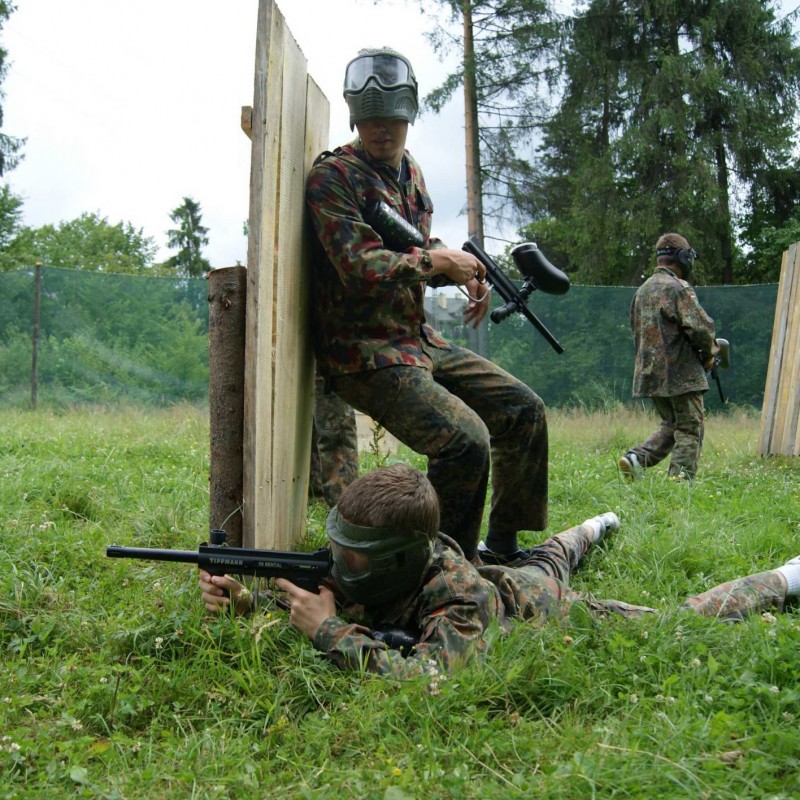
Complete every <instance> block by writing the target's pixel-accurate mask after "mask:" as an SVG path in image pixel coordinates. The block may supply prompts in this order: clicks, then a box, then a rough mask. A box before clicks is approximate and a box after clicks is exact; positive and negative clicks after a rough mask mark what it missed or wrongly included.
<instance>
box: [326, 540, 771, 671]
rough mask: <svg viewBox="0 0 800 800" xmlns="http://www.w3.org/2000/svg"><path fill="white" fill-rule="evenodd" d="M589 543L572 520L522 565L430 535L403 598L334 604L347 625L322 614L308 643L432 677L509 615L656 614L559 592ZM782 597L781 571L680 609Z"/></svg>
mask: <svg viewBox="0 0 800 800" xmlns="http://www.w3.org/2000/svg"><path fill="white" fill-rule="evenodd" d="M591 542H592V530H591V528H589V527H588V526H587V527H584V526H577V527H574V528H570V529H569V530H567V531H564V532H563V533H560V534H557V535H556V536H553V537H551V538H550V539H548V540H547V541H546V542H544V543H543V544H541V545H539V546H538V547H536V548H534V551H533V554H532V556H531V558H530V560H529V561H528V563H526V564H525V565H524V566H522V567H519V568H516V569H515V568H511V567H495V566H482V567H475V566H473V565H472V564H471V563H470V562H469V561H468V560H467V559H466V558H465V557H464V555H463V553H462V552H461V550H460V548H459V547H458V545H457V543H456V542H455V541H453V540H452V539H450V538H449V537H447V536H444V535H442V534H440V535H439V538H438V540H437V542H436V546H435V552H434V558H433V562H432V564H431V566H430V567H429V569H428V571H427V572H426V574H425V576H424V577H423V579H422V582H421V585H420V587H419V589H418V590H417V591H416V592H415V593H414V594H413V595H412V596H411V598H410V599H408V600H406V601H403V602H398V603H396V604H394V605H393V606H390V607H387V608H384V609H379V610H371V611H369V610H367V609H365V608H364V607H363V606H349V607H344V608H343V609H342V615H343V617H345V616H346V617H347V618H348V619H351V620H353V621H352V622H347V621H345V619H343V618H342V617H339V616H335V617H330V618H328V619H327V620H325V622H324V623H323V624H322V625H321V626H320V628H319V630H318V631H317V635H316V637H315V639H314V646H315V648H317V649H318V650H320V651H321V652H323V653H325V654H326V656H327V657H328V658H330V659H331V661H332V662H333V663H334V664H336V665H337V666H338V667H340V668H342V669H354V670H359V669H364V670H366V671H368V672H374V673H378V674H381V675H387V676H392V677H395V678H408V677H413V676H417V675H423V674H427V675H431V676H434V675H436V674H438V673H439V672H440V671H442V670H443V671H445V672H450V671H453V670H455V669H457V668H458V667H459V666H462V665H463V664H465V663H466V662H468V661H469V660H470V659H471V658H474V657H475V656H477V655H479V654H481V653H483V652H484V651H485V650H486V646H487V645H486V641H485V639H484V634H485V632H486V630H487V628H489V626H490V625H492V624H493V623H499V624H500V626H501V627H502V628H504V629H508V627H509V625H510V624H511V620H512V619H514V618H519V619H525V620H530V621H531V622H532V623H534V624H536V625H541V624H543V623H544V622H545V621H547V620H564V619H565V618H566V617H568V615H569V610H570V608H571V607H572V606H573V605H574V604H575V603H582V604H584V605H585V606H587V607H588V608H589V609H590V610H591V611H592V612H593V613H595V614H597V615H600V616H602V615H606V614H608V613H616V614H621V615H622V616H625V617H628V618H634V619H635V618H641V617H644V616H647V615H650V614H654V613H657V612H656V610H655V609H652V608H648V607H646V606H634V605H630V604H628V603H623V602H620V601H615V600H598V599H596V598H594V597H592V596H591V595H587V594H582V593H579V592H574V591H573V590H571V589H570V588H569V586H568V585H567V582H568V580H569V577H570V575H571V573H572V570H574V569H575V567H576V566H577V565H578V564H579V562H580V560H581V558H582V556H583V555H584V554H585V553H586V552H587V550H588V549H589V548H590V547H591ZM334 588H335V587H334ZM785 594H786V585H785V583H784V581H783V579H782V577H781V576H780V575H779V574H778V573H776V572H765V573H759V574H757V575H751V576H748V577H746V578H739V579H738V580H736V581H732V582H730V583H724V584H722V585H720V586H718V587H715V588H714V589H712V590H710V591H708V592H705V593H704V594H701V595H698V596H697V597H694V598H691V599H689V600H687V601H686V602H685V603H684V606H683V607H684V608H686V609H691V610H692V611H694V612H695V613H698V614H701V615H704V616H713V617H718V618H721V619H738V618H741V617H743V616H744V615H745V614H747V613H752V612H757V611H763V610H766V609H768V608H777V609H781V608H782V607H783V599H784V597H785ZM385 626H393V627H397V628H401V629H404V630H407V631H416V632H418V634H419V643H418V644H417V645H416V647H415V648H414V650H413V651H412V653H411V654H410V655H409V656H408V657H404V656H403V654H401V653H400V652H399V651H397V650H391V649H390V648H389V647H388V646H387V645H386V644H385V643H383V642H381V641H379V640H378V639H376V638H375V636H374V635H373V633H372V630H373V629H375V628H378V627H385Z"/></svg>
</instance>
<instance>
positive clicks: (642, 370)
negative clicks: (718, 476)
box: [619, 233, 719, 480]
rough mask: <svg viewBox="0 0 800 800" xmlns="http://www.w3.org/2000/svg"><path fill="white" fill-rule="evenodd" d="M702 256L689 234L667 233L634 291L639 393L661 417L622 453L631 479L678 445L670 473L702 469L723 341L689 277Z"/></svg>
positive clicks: (681, 476) (680, 476)
mask: <svg viewBox="0 0 800 800" xmlns="http://www.w3.org/2000/svg"><path fill="white" fill-rule="evenodd" d="M695 258H697V253H696V252H695V251H694V250H693V249H692V247H691V246H690V244H689V242H688V241H687V240H686V239H685V238H684V237H683V236H681V235H680V234H677V233H665V234H663V235H662V236H661V237H660V238H659V240H658V242H656V268H655V271H654V272H653V274H652V275H651V276H650V277H649V278H648V279H647V280H646V281H645V282H644V283H643V284H642V285H641V286H640V287H639V289H638V290H637V292H636V295H635V296H634V298H633V304H632V305H631V328H632V329H633V336H634V342H635V348H636V356H635V362H634V372H633V396H634V397H650V398H651V399H652V401H653V405H654V406H655V408H656V411H657V412H658V415H659V417H660V418H661V424H660V426H659V427H658V430H656V431H655V432H654V433H653V434H652V435H651V436H650V437H649V438H648V439H647V440H646V441H644V442H643V443H642V444H640V445H638V446H636V447H633V448H631V449H630V450H629V451H628V452H627V453H626V454H625V455H624V456H623V457H622V458H621V459H620V460H619V468H620V470H621V472H622V474H623V475H624V476H625V477H626V478H628V479H630V480H633V479H634V478H636V477H637V476H638V475H639V474H641V472H642V470H643V469H645V468H647V467H652V466H655V465H656V464H658V463H659V462H660V461H662V460H663V459H665V458H666V457H667V456H668V455H670V453H671V454H672V457H671V459H670V465H669V477H670V478H672V479H674V480H692V479H693V478H694V477H695V475H696V474H697V464H698V461H699V460H700V451H701V449H702V447H703V427H704V421H703V418H704V413H705V412H704V409H703V393H704V392H706V391H708V379H707V378H706V371H707V370H708V369H710V368H711V366H712V365H713V362H714V356H715V355H716V354H717V353H718V352H719V347H718V346H717V342H716V339H715V338H714V320H713V319H711V317H709V316H708V314H706V312H705V311H704V310H703V308H702V307H701V305H700V303H699V301H698V300H697V295H696V294H695V293H694V290H693V289H692V287H691V286H690V285H689V283H688V280H689V277H690V275H691V269H692V264H693V263H694V260H695Z"/></svg>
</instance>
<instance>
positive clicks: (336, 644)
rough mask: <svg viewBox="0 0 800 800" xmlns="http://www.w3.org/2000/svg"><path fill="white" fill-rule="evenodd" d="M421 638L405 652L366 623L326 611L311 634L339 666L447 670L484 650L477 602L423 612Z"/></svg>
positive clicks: (408, 673)
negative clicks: (376, 634)
mask: <svg viewBox="0 0 800 800" xmlns="http://www.w3.org/2000/svg"><path fill="white" fill-rule="evenodd" d="M421 630H422V634H421V636H420V641H419V642H418V644H417V645H416V647H415V648H414V650H413V651H412V652H411V654H410V655H408V656H407V657H404V656H403V654H402V653H400V652H399V651H398V650H390V649H389V648H388V647H387V646H386V645H385V644H384V643H383V642H379V641H378V640H377V639H375V638H374V637H373V635H372V631H370V630H369V628H365V627H363V626H361V625H355V624H351V623H348V622H344V621H343V620H341V619H339V618H338V617H329V618H328V619H327V620H325V622H324V623H323V624H322V625H321V626H320V629H319V630H318V631H317V635H316V637H315V638H314V647H315V648H316V649H317V650H320V651H322V652H323V653H325V655H326V656H327V657H328V658H329V659H330V660H331V661H333V663H334V664H336V665H337V666H338V667H339V668H340V669H345V670H361V669H364V670H365V671H367V672H373V673H376V674H378V675H385V676H387V677H392V678H413V677H417V676H419V675H425V674H428V675H430V674H432V673H433V671H439V670H441V671H444V672H452V671H453V670H455V669H456V668H457V667H458V666H459V665H461V664H463V663H464V662H466V661H467V660H469V658H470V657H472V656H474V655H476V654H477V653H480V652H483V650H484V649H485V648H486V644H485V642H484V639H483V632H484V624H483V622H482V619H481V615H480V613H479V610H478V607H477V606H475V605H472V604H468V603H467V604H464V603H453V604H450V605H448V606H445V607H443V608H439V609H437V611H436V612H435V613H433V614H431V615H429V616H427V617H425V618H424V620H423V624H422V627H421Z"/></svg>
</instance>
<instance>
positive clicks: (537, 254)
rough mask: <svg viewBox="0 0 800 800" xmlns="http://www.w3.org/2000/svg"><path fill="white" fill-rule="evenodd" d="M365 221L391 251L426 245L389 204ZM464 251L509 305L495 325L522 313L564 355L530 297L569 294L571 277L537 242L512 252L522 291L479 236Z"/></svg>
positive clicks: (372, 210)
mask: <svg viewBox="0 0 800 800" xmlns="http://www.w3.org/2000/svg"><path fill="white" fill-rule="evenodd" d="M364 219H365V220H366V221H367V222H368V223H369V224H370V225H371V226H372V228H373V229H374V230H375V231H376V232H377V233H378V234H379V235H380V237H381V238H382V239H383V241H384V244H385V245H386V246H387V247H388V248H389V249H392V250H396V251H398V252H402V251H404V250H407V249H408V248H409V247H424V246H425V238H424V237H423V235H422V234H421V233H420V232H419V231H418V230H417V229H416V228H415V227H414V226H413V225H410V224H409V223H408V222H407V221H406V220H405V219H403V217H401V216H400V214H398V213H397V212H396V211H395V210H394V209H393V208H391V207H390V206H389V205H387V204H386V203H383V202H380V203H379V202H375V203H371V204H370V205H369V206H367V208H366V210H365V212H364ZM462 249H463V250H465V251H466V252H467V253H470V254H471V255H473V256H475V258H477V259H478V260H479V261H480V262H481V263H482V264H483V266H484V267H485V268H486V280H487V281H488V283H489V284H490V285H491V287H492V288H493V289H494V290H495V291H496V292H497V294H499V295H500V297H501V298H502V299H503V300H505V305H502V306H500V307H499V308H496V309H494V310H493V311H492V313H491V320H492V322H494V323H495V324H499V323H500V322H502V321H503V320H504V319H506V318H507V317H509V316H510V315H511V314H513V313H515V312H518V313H520V314H522V315H523V316H524V317H525V319H527V320H528V322H530V323H531V324H532V325H533V326H534V327H535V328H536V330H538V331H539V333H541V334H542V336H544V338H545V339H547V341H548V342H549V344H550V346H551V347H552V348H553V350H555V351H556V352H557V353H563V352H564V348H563V347H562V346H561V344H560V343H559V342H558V341H557V340H556V338H555V337H554V336H553V334H552V333H550V331H549V330H547V328H546V327H545V326H544V324H543V323H542V322H541V320H540V319H539V318H538V317H537V316H536V315H535V314H534V313H533V311H531V310H530V308H529V307H528V298H529V297H530V295H531V294H532V293H533V292H534V291H536V290H537V289H538V290H539V291H541V292H544V293H545V294H565V293H566V292H567V291H568V290H569V278H568V277H567V276H566V275H565V274H564V273H563V272H562V271H561V270H560V269H558V267H555V266H553V264H551V263H550V262H549V261H548V260H547V258H545V256H544V254H543V253H542V251H541V250H539V248H538V247H537V246H536V245H535V244H534V243H533V242H525V243H524V244H519V245H517V246H516V247H514V248H513V249H512V251H511V257H512V258H513V259H514V264H515V265H516V267H517V269H518V270H519V272H520V274H521V275H522V277H523V284H522V287H521V288H518V287H517V285H516V284H515V283H514V281H512V280H511V279H510V278H509V277H508V276H507V275H506V274H505V273H504V272H503V271H502V270H501V269H500V267H499V266H498V265H497V263H496V262H495V261H494V259H493V258H492V257H491V256H490V255H489V254H488V253H486V252H485V251H484V249H483V248H482V247H481V246H480V244H479V242H478V239H477V238H476V237H475V236H471V237H470V238H469V239H468V240H467V241H466V242H464V246H463V248H462Z"/></svg>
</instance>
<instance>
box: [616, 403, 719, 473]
mask: <svg viewBox="0 0 800 800" xmlns="http://www.w3.org/2000/svg"><path fill="white" fill-rule="evenodd" d="M653 405H654V406H655V408H656V411H657V412H658V415H659V416H660V417H661V425H660V426H659V427H658V430H656V431H655V432H654V433H653V434H651V435H650V436H649V437H648V438H647V440H646V441H644V442H643V443H642V444H640V445H638V446H636V447H632V448H631V449H630V451H629V452H631V453H634V454H635V455H636V457H637V458H638V459H639V463H640V464H641V465H642V466H643V467H652V466H655V465H656V464H658V463H659V462H660V461H663V459H665V458H666V457H667V456H668V455H669V454H670V453H672V458H671V459H670V464H669V474H670V475H673V476H675V477H678V476H680V477H686V478H694V477H695V475H696V474H697V464H698V462H699V460H700V451H701V450H702V449H703V432H704V430H705V424H704V421H705V412H704V410H703V395H702V394H701V393H700V392H687V393H686V394H681V395H678V396H677V397H654V398H653Z"/></svg>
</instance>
